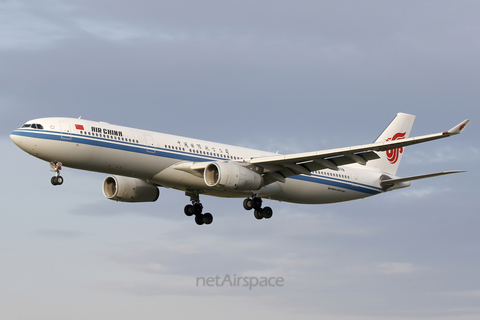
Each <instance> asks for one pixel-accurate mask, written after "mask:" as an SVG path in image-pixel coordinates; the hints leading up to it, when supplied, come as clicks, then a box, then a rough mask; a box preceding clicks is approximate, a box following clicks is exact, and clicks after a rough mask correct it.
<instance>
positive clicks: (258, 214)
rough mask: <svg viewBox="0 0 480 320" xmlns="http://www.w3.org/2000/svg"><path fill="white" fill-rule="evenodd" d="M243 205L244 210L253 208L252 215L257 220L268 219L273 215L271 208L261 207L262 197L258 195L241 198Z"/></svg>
mask: <svg viewBox="0 0 480 320" xmlns="http://www.w3.org/2000/svg"><path fill="white" fill-rule="evenodd" d="M243 207H244V208H245V210H252V209H254V210H255V211H254V212H253V215H254V216H255V218H257V219H258V220H260V219H263V218H265V219H270V218H271V217H272V215H273V210H272V208H270V207H265V208H263V209H262V198H260V197H253V198H247V199H245V200H243Z"/></svg>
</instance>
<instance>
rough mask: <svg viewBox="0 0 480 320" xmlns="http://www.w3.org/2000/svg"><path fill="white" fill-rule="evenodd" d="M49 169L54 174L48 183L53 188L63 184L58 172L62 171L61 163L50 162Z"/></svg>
mask: <svg viewBox="0 0 480 320" xmlns="http://www.w3.org/2000/svg"><path fill="white" fill-rule="evenodd" d="M50 168H52V171H53V172H55V176H53V177H52V179H50V182H51V183H52V184H53V185H54V186H59V185H61V184H62V183H63V177H62V176H61V175H60V170H62V163H61V162H50Z"/></svg>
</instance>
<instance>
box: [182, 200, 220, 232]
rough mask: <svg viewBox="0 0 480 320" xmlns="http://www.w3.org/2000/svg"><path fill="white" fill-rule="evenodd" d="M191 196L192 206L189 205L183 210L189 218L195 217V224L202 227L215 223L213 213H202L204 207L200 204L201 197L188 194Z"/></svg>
mask: <svg viewBox="0 0 480 320" xmlns="http://www.w3.org/2000/svg"><path fill="white" fill-rule="evenodd" d="M186 194H187V195H189V196H190V201H192V204H187V205H186V206H185V209H184V210H183V211H184V212H185V214H186V215H187V216H189V217H190V216H193V215H195V223H196V224H198V225H199V226H201V225H202V224H210V223H212V222H213V216H212V214H211V213H209V212H207V213H202V211H203V205H202V204H201V203H200V197H199V195H198V194H193V193H192V194H190V193H186Z"/></svg>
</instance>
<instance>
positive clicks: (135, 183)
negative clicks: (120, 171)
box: [103, 176, 160, 202]
mask: <svg viewBox="0 0 480 320" xmlns="http://www.w3.org/2000/svg"><path fill="white" fill-rule="evenodd" d="M103 195H104V196H105V197H106V198H108V199H110V200H115V201H121V202H154V201H157V199H158V197H159V196H160V191H159V190H158V188H157V186H155V185H154V184H152V183H149V182H145V181H143V180H140V179H135V178H128V177H122V176H109V177H106V178H105V180H104V181H103Z"/></svg>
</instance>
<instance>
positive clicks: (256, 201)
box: [252, 197, 262, 210]
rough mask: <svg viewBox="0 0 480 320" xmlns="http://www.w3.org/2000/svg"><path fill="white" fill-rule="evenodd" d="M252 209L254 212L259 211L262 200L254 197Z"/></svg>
mask: <svg viewBox="0 0 480 320" xmlns="http://www.w3.org/2000/svg"><path fill="white" fill-rule="evenodd" d="M252 208H253V209H255V210H260V209H261V208H262V198H259V197H254V198H253V199H252Z"/></svg>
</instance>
